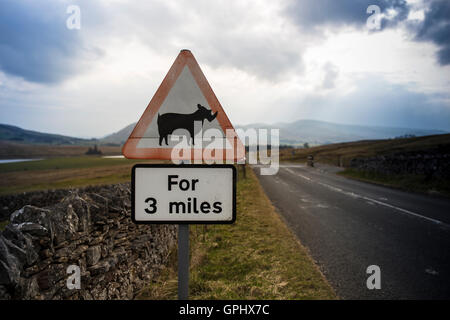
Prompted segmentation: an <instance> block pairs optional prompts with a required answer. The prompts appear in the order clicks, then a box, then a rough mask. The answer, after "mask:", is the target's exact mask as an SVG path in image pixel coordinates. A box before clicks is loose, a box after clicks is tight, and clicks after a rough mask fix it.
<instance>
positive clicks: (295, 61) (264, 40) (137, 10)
mask: <svg viewBox="0 0 450 320" xmlns="http://www.w3.org/2000/svg"><path fill="white" fill-rule="evenodd" d="M177 4H178V5H174V4H173V3H171V2H167V1H151V2H142V3H141V4H140V5H139V6H138V7H137V6H129V5H128V4H127V3H119V4H118V5H115V6H111V7H109V8H105V10H106V11H105V13H104V14H105V15H106V16H108V19H107V20H108V21H109V24H108V25H107V26H103V29H104V30H105V32H104V34H107V35H108V36H111V37H114V38H115V39H121V40H122V41H127V40H128V39H132V38H136V39H139V41H141V42H142V43H143V44H145V45H146V46H148V47H149V48H151V49H152V50H153V51H154V52H155V54H159V55H163V54H166V55H170V56H172V55H173V54H174V52H177V51H179V50H180V49H183V48H187V49H191V50H192V52H193V53H194V54H195V55H196V56H197V57H198V59H199V61H200V59H201V62H202V63H203V64H207V65H209V66H211V67H214V68H233V69H237V70H240V71H244V72H246V73H248V74H251V75H253V76H255V77H258V78H262V79H265V80H269V81H282V80H283V79H284V78H285V77H286V74H287V73H290V72H292V73H301V72H302V70H303V64H302V63H303V62H302V54H303V52H304V51H305V49H306V47H307V44H308V41H307V37H305V36H303V35H302V34H300V33H299V32H298V30H297V29H296V28H295V27H294V26H293V25H292V24H287V23H286V21H285V17H284V16H283V15H280V14H279V12H280V11H281V7H282V5H281V4H280V3H278V2H270V3H262V2H261V1H245V2H244V1H236V2H233V1H209V0H208V1H205V0H195V1H194V0H191V1H180V2H177Z"/></svg>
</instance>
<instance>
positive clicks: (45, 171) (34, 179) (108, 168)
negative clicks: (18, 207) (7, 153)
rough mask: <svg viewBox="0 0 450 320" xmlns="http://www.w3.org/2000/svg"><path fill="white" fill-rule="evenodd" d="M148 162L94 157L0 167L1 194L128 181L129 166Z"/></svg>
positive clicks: (55, 159)
mask: <svg viewBox="0 0 450 320" xmlns="http://www.w3.org/2000/svg"><path fill="white" fill-rule="evenodd" d="M145 162H149V161H142V160H128V159H108V158H101V157H93V156H90V157H88V156H84V157H73V158H69V157H68V158H52V159H45V160H36V161H27V162H17V163H4V164H0V194H10V193H18V192H24V191H33V190H45V189H60V188H72V187H79V186H85V185H95V184H109V183H119V182H125V181H130V176H131V167H132V166H133V165H134V164H135V163H145Z"/></svg>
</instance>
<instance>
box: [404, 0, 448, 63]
mask: <svg viewBox="0 0 450 320" xmlns="http://www.w3.org/2000/svg"><path fill="white" fill-rule="evenodd" d="M426 4H428V6H427V7H426V8H425V17H424V19H423V20H422V21H416V22H415V23H412V24H411V25H410V28H411V30H412V31H414V32H415V33H416V34H415V40H417V41H431V42H433V43H434V44H436V45H437V46H438V47H439V49H438V51H437V59H438V62H439V63H440V64H441V65H449V64H450V1H448V0H433V1H427V2H426Z"/></svg>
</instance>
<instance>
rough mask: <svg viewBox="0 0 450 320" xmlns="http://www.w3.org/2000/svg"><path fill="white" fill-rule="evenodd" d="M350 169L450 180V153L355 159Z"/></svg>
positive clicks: (393, 155)
mask: <svg viewBox="0 0 450 320" xmlns="http://www.w3.org/2000/svg"><path fill="white" fill-rule="evenodd" d="M350 167H351V168H355V169H358V170H363V171H368V172H377V173H381V174H385V175H392V174H414V175H424V176H425V177H427V178H429V179H449V178H450V153H438V152H431V151H430V152H421V153H418V152H414V153H413V152H411V153H396V154H391V155H378V156H376V157H371V158H355V159H352V160H351V161H350Z"/></svg>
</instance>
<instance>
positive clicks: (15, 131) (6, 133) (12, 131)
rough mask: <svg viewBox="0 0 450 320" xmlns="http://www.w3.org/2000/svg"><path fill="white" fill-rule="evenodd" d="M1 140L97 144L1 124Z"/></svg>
mask: <svg viewBox="0 0 450 320" xmlns="http://www.w3.org/2000/svg"><path fill="white" fill-rule="evenodd" d="M0 140H4V141H11V142H20V143H29V144H51V145H89V144H93V143H95V142H96V139H90V140H88V139H81V138H74V137H68V136H63V135H59V134H51V133H42V132H38V131H31V130H25V129H22V128H19V127H16V126H11V125H7V124H0Z"/></svg>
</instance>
